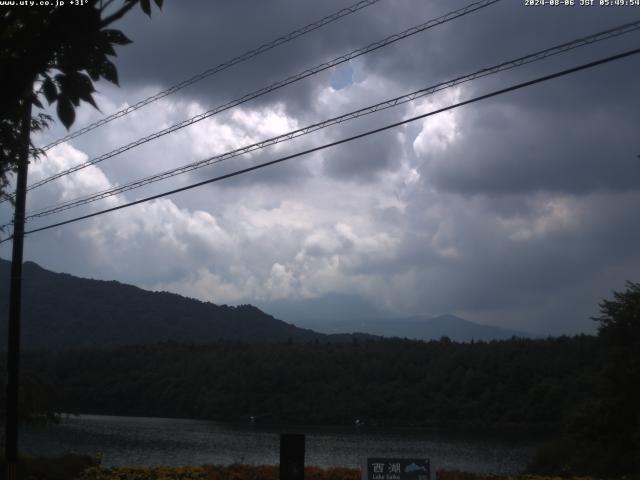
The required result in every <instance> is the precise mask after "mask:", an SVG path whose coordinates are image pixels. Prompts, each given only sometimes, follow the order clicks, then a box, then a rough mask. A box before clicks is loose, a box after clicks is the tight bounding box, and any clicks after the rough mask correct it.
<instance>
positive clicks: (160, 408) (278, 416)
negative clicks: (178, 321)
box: [23, 336, 600, 428]
mask: <svg viewBox="0 0 640 480" xmlns="http://www.w3.org/2000/svg"><path fill="white" fill-rule="evenodd" d="M23 363H24V371H25V378H29V379H30V381H31V382H32V383H33V382H35V383H39V385H40V387H41V388H45V387H46V385H49V386H51V388H50V389H49V390H48V392H49V393H48V394H47V395H48V398H49V399H50V401H51V402H53V403H52V404H53V406H54V407H55V409H57V410H58V411H64V412H81V413H101V414H120V415H149V416H175V417H190V418H206V419H216V420H239V421H248V419H249V417H250V416H255V417H258V418H259V419H263V420H264V421H272V422H292V423H302V424H319V423H323V424H327V423H329V424H348V425H350V424H353V423H354V422H355V420H356V419H360V420H362V421H364V422H366V423H367V424H369V425H376V424H378V425H381V424H386V425H423V426H425V425H460V426H465V427H468V426H491V427H508V426H518V425H519V426H527V427H539V428H548V427H550V428H555V427H557V426H558V425H559V424H560V423H561V421H562V419H563V418H566V417H567V414H568V413H569V412H571V411H572V410H573V409H574V408H575V406H576V405H578V404H580V403H581V402H583V401H584V400H585V398H589V397H590V396H592V394H593V390H594V379H595V376H596V373H597V372H598V369H599V365H600V351H599V347H598V343H597V340H596V338H595V337H589V336H579V337H574V338H568V337H562V338H557V339H547V340H510V341H501V342H490V343H483V342H481V343H478V342H476V343H468V344H460V343H453V342H450V341H447V340H446V339H445V340H442V341H433V342H428V343H424V342H416V341H407V340H383V341H379V342H359V343H353V344H348V345H346V344H345V345H330V344H316V343H314V342H312V343H310V344H306V345H296V344H279V345H273V344H272V345H242V344H235V345H232V344H223V343H220V344H216V345H210V346H196V345H192V346H184V345H175V344H165V345H157V346H143V347H124V348H119V349H117V350H112V351H92V352H90V351H85V352H65V353H32V354H28V355H26V356H25V358H24V362H23Z"/></svg>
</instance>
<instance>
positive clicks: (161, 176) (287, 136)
mask: <svg viewBox="0 0 640 480" xmlns="http://www.w3.org/2000/svg"><path fill="white" fill-rule="evenodd" d="M638 29H640V20H636V21H634V22H630V23H627V24H624V25H620V26H617V27H614V28H610V29H608V30H604V31H601V32H598V33H595V34H592V35H589V36H586V37H581V38H578V39H575V40H572V41H570V42H566V43H563V44H561V45H557V46H554V47H551V48H547V49H545V50H540V51H537V52H535V53H530V54H528V55H525V56H522V57H519V58H517V59H514V60H510V61H507V62H503V63H500V64H498V65H494V66H492V67H487V68H483V69H481V70H478V71H476V72H474V73H470V74H467V75H463V76H459V77H457V78H454V79H452V80H448V81H446V82H442V83H439V84H436V85H433V86H430V87H427V88H423V89H420V90H417V91H415V92H412V93H408V94H405V95H401V96H399V97H395V98H392V99H389V100H385V101H383V102H380V103H377V104H375V105H370V106H368V107H364V108H361V109H359V110H355V111H352V112H349V113H346V114H343V115H340V116H337V117H333V118H330V119H328V120H323V121H322V122H318V123H314V124H312V125H308V126H306V127H303V128H299V129H297V130H293V131H290V132H287V133H284V134H281V135H278V136H276V137H272V138H269V139H267V140H263V141H261V142H257V143H253V144H251V145H246V146H243V147H241V148H237V149H235V150H231V151H228V152H225V153H222V154H220V155H215V156H212V157H209V158H206V159H204V160H199V161H197V162H192V163H189V164H186V165H183V166H181V167H177V168H173V169H171V170H166V171H164V172H160V173H157V174H154V175H151V176H148V177H145V178H142V179H138V180H135V181H133V182H129V183H127V184H124V185H119V186H117V187H113V188H110V189H106V190H102V191H100V192H95V193H93V194H90V195H85V196H82V197H78V198H75V199H72V200H68V201H66V202H62V203H60V204H57V205H54V206H49V207H44V208H40V209H38V210H34V211H32V212H29V214H28V215H27V217H26V220H29V219H33V218H41V217H45V216H49V215H53V214H55V213H59V212H62V211H65V210H69V209H71V208H75V207H79V206H81V205H86V204H88V203H93V202H96V201H98V200H102V199H105V198H108V197H111V196H114V195H117V194H120V193H124V192H127V191H130V190H134V189H137V188H140V187H143V186H145V185H149V184H151V183H155V182H159V181H161V180H165V179H168V178H171V177H174V176H177V175H181V174H184V173H187V172H190V171H193V170H196V169H199V168H203V167H206V166H210V165H214V164H217V163H220V162H222V161H225V160H228V159H230V158H233V157H238V156H240V155H244V154H246V153H249V152H253V151H255V150H259V149H263V148H266V147H268V146H271V145H275V144H277V143H281V142H284V141H288V140H292V139H294V138H297V137H301V136H303V135H307V134H309V133H312V132H316V131H318V130H321V129H324V128H327V127H329V126H332V125H337V124H340V123H343V122H346V121H350V120H354V119H356V118H360V117H363V116H365V115H370V114H372V113H375V112H379V111H382V110H386V109H389V108H392V107H396V106H398V105H402V104H405V103H408V102H411V101H414V100H417V99H419V98H422V97H424V96H427V95H431V94H434V93H436V92H438V91H441V90H444V89H447V88H451V87H454V86H456V85H459V84H462V83H466V82H469V81H472V80H475V79H478V78H482V77H485V76H488V75H492V74H495V73H498V72H501V71H505V70H510V69H513V68H516V67H520V66H522V65H527V64H530V63H533V62H537V61H540V60H543V59H545V58H548V57H550V56H553V55H558V54H560V53H564V52H567V51H570V50H572V49H575V48H578V47H582V46H585V45H590V44H593V43H595V42H599V41H603V40H607V39H610V38H614V37H618V36H620V35H624V34H627V33H630V32H633V31H636V30H638Z"/></svg>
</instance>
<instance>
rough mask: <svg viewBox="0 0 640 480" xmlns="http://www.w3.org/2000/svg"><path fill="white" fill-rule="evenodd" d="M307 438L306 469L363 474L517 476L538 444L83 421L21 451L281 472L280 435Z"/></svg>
mask: <svg viewBox="0 0 640 480" xmlns="http://www.w3.org/2000/svg"><path fill="white" fill-rule="evenodd" d="M281 432H282V433H305V434H306V435H307V437H306V464H307V465H317V466H320V467H336V466H341V467H352V468H357V467H359V466H360V465H361V464H362V461H363V459H364V458H366V457H381V456H382V457H426V458H430V459H431V463H432V466H433V467H432V468H434V469H439V468H447V469H460V470H465V471H470V472H493V473H516V472H518V471H521V470H523V469H524V468H525V467H526V465H527V463H528V462H529V461H530V460H531V458H532V456H533V453H534V451H535V449H536V447H537V446H538V445H539V443H540V441H539V440H538V441H536V440H522V439H518V440H514V439H513V438H509V439H497V438H495V437H489V438H482V437H478V436H473V437H469V436H463V435H459V434H457V435H454V434H451V435H448V434H443V433H434V432H428V431H416V430H412V431H395V432H384V431H372V430H367V429H356V428H353V429H349V428H318V427H309V428H303V427H295V428H291V427H280V428H279V427H263V426H258V427H254V426H250V425H233V424H222V423H217V422H209V421H203V420H185V419H168V418H141V417H114V416H102V415H80V416H72V417H67V418H65V419H63V421H62V423H61V424H59V425H48V426H31V427H25V428H23V429H22V430H21V433H20V448H21V450H23V451H26V452H28V453H31V454H33V455H58V454H62V453H71V452H72V453H81V454H89V455H94V454H95V453H96V452H101V453H102V463H103V465H106V466H119V465H201V464H232V463H246V464H254V465H257V464H277V463H278V461H279V433H281Z"/></svg>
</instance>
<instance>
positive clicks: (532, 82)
mask: <svg viewBox="0 0 640 480" xmlns="http://www.w3.org/2000/svg"><path fill="white" fill-rule="evenodd" d="M638 53H640V48H636V49H634V50H629V51H626V52H623V53H619V54H616V55H611V56H609V57H605V58H602V59H600V60H596V61H593V62H589V63H585V64H582V65H579V66H577V67H572V68H569V69H566V70H562V71H559V72H556V73H552V74H550V75H545V76H543V77H538V78H535V79H533V80H529V81H526V82H522V83H518V84H515V85H512V86H510V87H506V88H503V89H500V90H495V91H493V92H490V93H487V94H485V95H480V96H478V97H474V98H471V99H469V100H465V101H463V102H458V103H455V104H453V105H449V106H447V107H443V108H439V109H437V110H432V111H431V112H427V113H423V114H422V115H417V116H415V117H412V118H408V119H405V120H402V121H400V122H396V123H392V124H389V125H385V126H384V127H380V128H376V129H374V130H369V131H367V132H364V133H360V134H358V135H354V136H351V137H347V138H343V139H342V140H337V141H335V142H331V143H327V144H324V145H320V146H318V147H314V148H310V149H308V150H304V151H302V152H298V153H294V154H292V155H287V156H285V157H280V158H278V159H276V160H271V161H269V162H265V163H261V164H258V165H254V166H252V167H248V168H243V169H241V170H236V171H235V172H231V173H227V174H225V175H220V176H218V177H214V178H210V179H208V180H204V181H201V182H198V183H194V184H191V185H187V186H184V187H180V188H176V189H173V190H169V191H167V192H163V193H159V194H157V195H152V196H149V197H146V198H142V199H139V200H135V201H133V202H129V203H125V204H123V205H118V206H115V207H111V208H107V209H104V210H100V211H98V212H94V213H90V214H87V215H82V216H79V217H74V218H71V219H68V220H64V221H62V222H58V223H53V224H50V225H46V226H44V227H39V228H34V229H33V230H29V231H26V232H25V235H26V234H31V233H36V232H42V231H44V230H50V229H52V228H56V227H60V226H62V225H68V224H70V223H75V222H78V221H80V220H86V219H88V218H92V217H96V216H99V215H104V214H106V213H110V212H114V211H116V210H122V209H124V208H128V207H132V206H134V205H138V204H141V203H144V202H148V201H151V200H156V199H158V198H162V197H166V196H168V195H173V194H175V193H179V192H184V191H186V190H191V189H193V188H197V187H201V186H203V185H208V184H210V183H214V182H219V181H221V180H226V179H228V178H232V177H236V176H238V175H242V174H245V173H248V172H251V171H254V170H259V169H261V168H265V167H268V166H271V165H275V164H277V163H281V162H284V161H287V160H291V159H293V158H297V157H301V156H303V155H308V154H310V153H314V152H317V151H320V150H324V149H326V148H330V147H334V146H336V145H341V144H343V143H347V142H351V141H353V140H357V139H360V138H364V137H368V136H369V135H374V134H376V133H380V132H383V131H386V130H390V129H392V128H395V127H399V126H401V125H405V124H407V123H410V122H415V121H416V120H420V119H423V118H427V117H430V116H433V115H436V114H439V113H443V112H446V111H449V110H453V109H455V108H459V107H462V106H464V105H469V104H472V103H475V102H479V101H481V100H486V99H488V98H492V97H495V96H498V95H503V94H505V93H508V92H512V91H515V90H519V89H522V88H525V87H528V86H531V85H535V84H538V83H542V82H546V81H548V80H552V79H554V78H558V77H563V76H565V75H569V74H571V73H575V72H578V71H581V70H586V69H589V68H593V67H595V66H598V65H602V64H605V63H609V62H613V61H615V60H620V59H622V58H625V57H629V56H631V55H637V54H638ZM10 239H11V237H9V238H6V239H4V240H2V241H0V243H3V242H6V241H8V240H10Z"/></svg>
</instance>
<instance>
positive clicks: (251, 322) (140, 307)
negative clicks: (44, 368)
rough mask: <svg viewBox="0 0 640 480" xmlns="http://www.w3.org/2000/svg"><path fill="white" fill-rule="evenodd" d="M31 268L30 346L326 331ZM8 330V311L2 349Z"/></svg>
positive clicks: (0, 302)
mask: <svg viewBox="0 0 640 480" xmlns="http://www.w3.org/2000/svg"><path fill="white" fill-rule="evenodd" d="M9 265H10V263H9V262H7V261H6V260H1V259H0V278H5V279H8V278H9ZM23 274H24V280H23V302H22V306H23V307H22V308H23V310H22V344H23V347H24V348H26V349H48V350H64V349H69V348H76V349H77V348H105V347H113V346H118V345H131V344H145V343H156V342H166V341H169V340H173V341H177V342H194V343H207V342H213V341H217V340H219V339H225V340H233V341H243V342H281V341H287V340H292V341H304V342H306V341H309V340H315V339H317V338H325V337H326V336H325V335H322V334H319V333H316V332H312V331H311V330H305V329H302V328H298V327H295V326H293V325H290V324H288V323H285V322H283V321H281V320H278V319H275V318H273V317H272V316H271V315H268V314H266V313H264V312H263V311H261V310H259V309H258V308H256V307H254V306H252V305H240V306H237V307H233V306H227V305H215V304H213V303H207V302H201V301H198V300H194V299H191V298H186V297H183V296H180V295H176V294H174V293H167V292H150V291H147V290H142V289H141V288H138V287H134V286H132V285H126V284H122V283H119V282H114V281H110V282H107V281H101V280H91V279H86V278H78V277H74V276H73V275H68V274H65V273H55V272H50V271H48V270H45V269H44V268H41V267H40V266H38V265H37V264H35V263H33V262H26V263H25V264H24V272H23ZM8 288H9V286H8V282H6V281H2V282H0V311H6V309H7V305H8V298H9V295H8ZM6 334H7V326H6V316H5V315H2V316H1V317H0V345H2V348H4V346H5V345H6ZM347 338H348V337H347ZM333 340H334V341H340V340H341V338H340V337H337V338H334V339H333Z"/></svg>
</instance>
